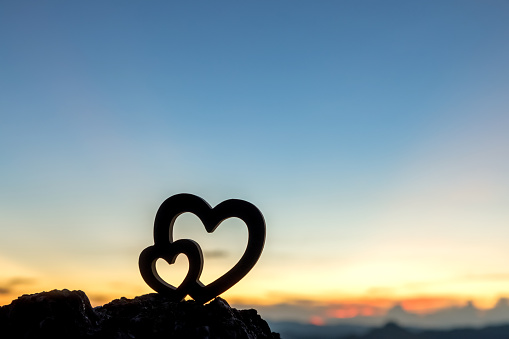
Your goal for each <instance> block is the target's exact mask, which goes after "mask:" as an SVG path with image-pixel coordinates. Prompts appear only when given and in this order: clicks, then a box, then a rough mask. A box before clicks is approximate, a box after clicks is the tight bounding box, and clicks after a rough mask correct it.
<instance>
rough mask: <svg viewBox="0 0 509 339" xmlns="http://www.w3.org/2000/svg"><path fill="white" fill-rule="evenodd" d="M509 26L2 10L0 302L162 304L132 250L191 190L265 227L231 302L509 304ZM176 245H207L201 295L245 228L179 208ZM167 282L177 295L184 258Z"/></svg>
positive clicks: (485, 6)
mask: <svg viewBox="0 0 509 339" xmlns="http://www.w3.org/2000/svg"><path fill="white" fill-rule="evenodd" d="M508 15H509V3H508V2H507V1H491V0H488V1H470V0H461V1H460V0H458V1H454V0H450V1H438V0H437V1H426V2H424V1H420V2H418V1H383V2H381V1H369V0H365V1H320V2H309V1H286V0H283V1H277V2H268V1H267V2H263V1H262V2H235V1H215V2H206V1H196V2H185V3H184V2H182V3H180V2H165V1H151V2H135V1H122V2H120V1H111V2H102V1H87V2H68V1H44V2H40V1H23V2H21V1H16V2H2V3H1V4H0V41H1V49H0V51H1V53H0V93H2V94H1V100H0V117H1V123H0V157H1V158H0V159H1V166H0V231H1V233H0V234H1V236H0V267H1V269H0V304H8V303H10V301H11V300H13V299H15V298H16V297H17V296H19V295H21V294H24V293H36V292H40V291H42V290H50V289H55V288H56V289H62V288H68V289H81V290H83V291H85V292H86V293H87V295H88V296H89V297H90V299H91V301H92V302H93V304H94V305H101V304H103V303H105V302H108V301H110V300H112V299H114V298H118V297H121V296H126V297H134V296H136V295H141V294H144V293H150V292H151V291H152V290H151V289H150V288H149V287H148V286H147V285H146V284H145V283H144V281H143V279H142V278H141V275H140V273H139V270H138V256H139V254H140V252H141V251H142V250H143V249H144V248H145V247H148V246H150V245H152V244H153V238H152V230H153V221H154V217H155V213H156V211H157V208H158V207H159V205H160V204H161V203H162V202H163V201H164V200H165V199H166V198H168V197H169V196H172V195H174V194H177V193H182V192H186V193H192V194H195V195H198V196H200V197H202V198H203V199H205V200H206V201H207V202H208V203H209V204H211V205H212V206H215V205H217V204H219V203H220V202H221V201H224V200H227V199H231V198H235V199H243V200H247V201H249V202H251V203H253V204H254V205H256V206H257V207H258V208H259V209H260V210H261V211H262V213H263V214H264V217H265V220H266V226H267V238H266V245H265V248H264V251H263V253H262V256H261V258H260V260H259V262H258V263H257V265H256V266H255V267H254V268H253V270H252V271H251V272H250V273H249V274H248V275H247V276H246V277H245V278H244V279H243V280H242V281H240V282H239V283H238V284H237V285H235V286H234V287H232V288H231V289H230V290H229V291H227V292H225V293H224V294H223V295H222V296H223V297H224V298H226V299H227V300H228V301H229V302H230V303H233V304H243V305H245V304H248V305H255V306H256V305H260V306H264V307H265V306H270V305H301V306H302V305H303V303H304V304H305V305H316V304H320V305H321V307H330V308H331V309H332V308H334V309H333V310H332V311H331V312H329V313H327V314H331V316H330V317H331V318H334V314H336V315H338V314H344V312H343V313H341V311H340V309H341V307H342V306H341V305H343V304H345V305H346V304H348V305H360V306H358V307H361V308H359V309H362V307H364V306H362V305H374V304H376V305H377V307H381V308H386V309H388V308H390V307H392V306H394V305H395V304H398V303H402V305H403V306H405V307H407V309H409V310H414V309H418V310H419V311H423V310H424V311H426V310H431V309H436V308H437V307H448V306H454V305H463V304H466V303H467V301H468V300H472V301H473V302H474V304H475V305H477V306H479V307H484V308H487V307H491V306H493V305H494V304H495V303H496V301H497V299H498V298H501V297H509V266H508V265H507V262H508V259H509V247H508V246H507V243H508V241H509V227H507V226H509V209H508V208H507V206H508V203H509V176H508V174H507V173H509V133H507V129H508V127H509V112H508V107H509V95H507V93H508V92H509V43H508V41H509V21H508V20H507V17H508ZM175 238H191V239H194V240H196V241H198V242H199V243H200V246H201V247H202V249H203V251H204V253H205V267H204V272H203V275H202V281H203V282H204V283H207V282H211V281H213V280H214V279H216V278H217V277H219V276H221V275H222V274H223V273H224V272H226V271H227V270H228V269H229V268H230V267H232V266H233V265H234V264H235V263H236V262H237V261H238V259H239V258H240V256H241V255H242V253H243V252H244V249H245V246H246V242H247V230H246V229H245V226H244V225H243V224H242V222H240V221H238V220H227V221H225V222H224V223H223V224H222V225H221V226H220V227H218V229H217V231H216V232H214V233H212V234H206V232H205V230H204V228H203V226H202V225H201V224H200V222H199V220H198V219H197V217H195V216H193V215H182V216H181V217H179V218H178V219H177V223H176V226H175ZM159 270H160V272H161V275H162V276H163V277H165V279H166V280H167V281H168V282H171V283H174V284H177V285H178V284H179V281H181V280H182V278H183V276H184V275H185V273H186V272H187V263H186V258H185V257H183V256H179V257H178V259H177V262H176V264H175V265H173V266H169V265H167V264H166V265H165V264H164V262H159V261H158V271H159ZM412 301H414V303H413V304H412ZM338 305H339V306H338ZM412 305H413V306H412ZM309 307H312V306H309ZM348 307H351V306H348ZM356 307H357V306H356ZM334 310H336V311H337V312H336V311H334ZM338 310H339V311H338ZM359 312H360V311H359ZM288 315H289V318H291V312H289V313H288ZM262 316H263V314H262ZM326 320H327V319H326Z"/></svg>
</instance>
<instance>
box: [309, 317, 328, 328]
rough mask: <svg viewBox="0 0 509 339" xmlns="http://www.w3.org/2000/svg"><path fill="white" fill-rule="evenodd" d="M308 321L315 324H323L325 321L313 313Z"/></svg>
mask: <svg viewBox="0 0 509 339" xmlns="http://www.w3.org/2000/svg"><path fill="white" fill-rule="evenodd" d="M309 323H310V324H311V325H315V326H323V325H325V321H324V320H323V318H322V317H319V316H317V315H314V316H312V317H311V318H310V319H309Z"/></svg>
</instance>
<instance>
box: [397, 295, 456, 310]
mask: <svg viewBox="0 0 509 339" xmlns="http://www.w3.org/2000/svg"><path fill="white" fill-rule="evenodd" d="M458 304H459V303H458V302H456V301H455V300H452V299H451V298H444V297H418V298H410V299H405V300H402V301H401V303H400V305H401V307H402V308H403V309H404V310H405V311H407V312H411V313H419V314H425V313H431V312H433V311H436V310H438V309H442V308H447V307H451V306H457V305H458Z"/></svg>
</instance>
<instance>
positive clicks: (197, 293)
mask: <svg viewBox="0 0 509 339" xmlns="http://www.w3.org/2000/svg"><path fill="white" fill-rule="evenodd" d="M186 212H189V213H193V214H194V215H196V216H197V217H198V218H199V219H200V220H201V222H202V223H203V226H204V227H205V229H206V230H207V232H208V233H212V232H214V230H215V229H216V228H217V227H218V226H219V225H220V224H221V222H223V221H224V220H225V219H228V218H239V219H240V220H242V221H243V222H244V223H245V224H246V226H247V230H248V241H247V247H246V251H245V252H244V254H243V255H242V257H241V258H240V260H239V261H238V262H237V263H236V264H235V266H233V267H232V268H231V269H230V270H229V271H228V272H226V273H225V274H223V275H222V276H221V277H219V278H218V279H216V280H214V281H213V282H211V283H210V284H208V285H204V284H203V283H202V282H201V281H200V275H201V272H202V270H203V252H202V250H201V247H200V245H199V244H198V243H196V242H195V241H193V240H191V239H179V240H177V241H173V226H174V224H175V220H176V219H177V217H178V216H179V215H181V214H182V213H186ZM264 245H265V220H264V218H263V215H262V213H261V212H260V210H258V208H256V206H254V205H253V204H251V203H249V202H247V201H244V200H237V199H230V200H226V201H223V202H222V203H220V204H219V205H217V206H216V207H214V208H212V207H211V206H210V205H209V204H208V203H207V202H206V201H205V200H203V199H202V198H200V197H197V196H195V195H192V194H187V193H182V194H177V195H174V196H171V197H169V198H168V199H166V200H165V201H164V202H163V203H162V204H161V206H160V207H159V210H158V211H157V214H156V218H155V222H154V245H152V246H149V247H147V248H146V249H144V250H143V251H142V252H141V254H140V259H139V267H140V272H141V276H142V277H143V279H144V280H145V282H146V283H147V284H148V285H149V286H150V287H151V288H152V289H154V290H155V291H157V292H159V293H161V294H164V295H166V296H167V297H169V298H170V299H172V300H174V301H180V300H182V299H184V298H185V296H186V295H190V296H191V297H192V298H193V299H194V300H195V301H197V302H200V303H205V302H207V301H209V300H211V299H213V298H215V297H217V296H218V295H220V294H221V293H223V292H224V291H226V290H228V289H229V288H230V287H232V286H233V285H235V284H236V283H237V282H239V281H240V280H241V279H242V278H243V277H244V276H245V275H246V274H247V273H248V272H249V271H250V270H251V269H252V268H253V266H254V265H255V264H256V262H257V261H258V259H259V258H260V255H261V253H262V251H263V246H264ZM179 254H184V255H185V256H186V257H187V258H188V260H189V271H188V273H187V275H186V277H185V278H184V280H183V281H182V283H181V284H180V285H179V286H178V287H175V286H173V285H171V284H169V283H167V282H166V281H164V279H162V278H161V276H159V274H158V273H157V269H156V261H157V260H158V259H164V260H165V261H166V262H167V263H168V264H170V265H171V264H173V263H174V262H175V259H176V257H177V256H178V255H179Z"/></svg>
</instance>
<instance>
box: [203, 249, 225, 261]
mask: <svg viewBox="0 0 509 339" xmlns="http://www.w3.org/2000/svg"><path fill="white" fill-rule="evenodd" d="M203 255H204V256H205V257H207V258H210V259H212V258H226V257H228V252H227V251H223V250H211V251H205V252H204V253H203Z"/></svg>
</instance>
